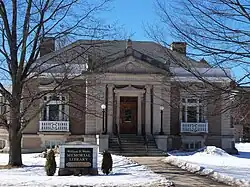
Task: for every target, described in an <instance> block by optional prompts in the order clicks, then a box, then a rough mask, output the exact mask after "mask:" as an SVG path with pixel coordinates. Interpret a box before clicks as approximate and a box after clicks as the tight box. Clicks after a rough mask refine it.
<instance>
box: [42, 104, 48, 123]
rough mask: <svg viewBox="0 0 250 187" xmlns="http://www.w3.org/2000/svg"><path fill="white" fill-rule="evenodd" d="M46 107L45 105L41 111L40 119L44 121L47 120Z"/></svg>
mask: <svg viewBox="0 0 250 187" xmlns="http://www.w3.org/2000/svg"><path fill="white" fill-rule="evenodd" d="M46 114H47V107H46V106H45V107H44V108H43V111H42V120H43V121H46V120H47V115H46Z"/></svg>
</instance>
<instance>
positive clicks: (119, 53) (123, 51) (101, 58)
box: [37, 40, 209, 72]
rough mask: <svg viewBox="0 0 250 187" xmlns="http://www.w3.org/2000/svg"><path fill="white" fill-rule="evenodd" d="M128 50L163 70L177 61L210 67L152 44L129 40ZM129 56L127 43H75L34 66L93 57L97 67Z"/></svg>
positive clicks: (52, 70) (38, 61) (45, 57)
mask: <svg viewBox="0 0 250 187" xmlns="http://www.w3.org/2000/svg"><path fill="white" fill-rule="evenodd" d="M130 50H132V52H131V51H130V52H129V53H130V54H131V55H134V53H136V54H137V55H138V54H140V55H141V58H142V60H145V61H147V62H149V63H150V64H151V65H155V66H157V67H159V68H163V69H165V68H166V66H168V67H176V66H178V65H177V63H176V61H177V62H178V63H179V62H181V63H182V64H184V65H187V66H190V67H195V68H206V67H209V64H208V63H204V62H203V61H202V62H198V61H195V60H193V59H190V58H189V57H187V56H185V55H182V54H180V53H178V52H175V51H172V50H170V49H168V48H166V47H163V46H161V45H159V44H157V43H155V42H151V41H132V47H131V48H130ZM128 55H129V54H128V49H127V40H113V41H107V40H78V41H76V42H74V43H72V44H70V45H68V46H66V47H64V48H61V49H59V50H57V51H55V52H52V53H49V54H47V55H45V56H42V57H41V58H39V59H38V60H37V64H46V66H44V65H42V66H40V67H39V68H37V69H39V70H37V71H41V70H44V68H45V67H46V68H47V66H48V64H60V63H62V64H63V65H65V64H68V63H69V64H86V63H87V62H88V61H89V58H92V60H93V61H94V62H95V66H97V67H98V66H100V65H103V64H105V63H109V62H112V61H114V60H115V59H119V58H122V57H126V56H128ZM137 57H138V56H137ZM161 63H162V65H161ZM62 70H64V68H52V69H50V72H61V71H62Z"/></svg>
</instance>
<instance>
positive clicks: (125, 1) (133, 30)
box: [104, 0, 158, 40]
mask: <svg viewBox="0 0 250 187" xmlns="http://www.w3.org/2000/svg"><path fill="white" fill-rule="evenodd" d="M104 19H106V20H112V21H118V24H119V25H122V26H123V27H124V29H125V32H126V33H128V35H132V36H131V39H132V40H150V38H149V37H148V36H147V35H146V32H145V29H144V27H143V24H147V23H154V22H155V21H156V20H157V19H158V18H157V15H156V14H155V8H154V0H114V2H113V3H112V4H111V11H109V12H106V13H104Z"/></svg>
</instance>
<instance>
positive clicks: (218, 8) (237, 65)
mask: <svg viewBox="0 0 250 187" xmlns="http://www.w3.org/2000/svg"><path fill="white" fill-rule="evenodd" d="M155 5H156V12H157V15H158V17H159V23H157V25H150V26H149V27H148V29H147V32H148V34H149V36H150V37H151V38H152V39H153V40H155V41H157V42H158V43H160V44H162V45H163V46H164V47H171V46H170V44H169V43H168V39H169V38H168V36H169V35H171V36H172V37H173V38H175V39H177V40H181V41H184V42H186V43H187V45H188V49H189V50H188V51H187V53H186V55H187V56H188V57H189V58H181V57H180V56H181V55H177V57H178V58H177V57H176V55H172V52H169V51H168V50H165V52H166V53H168V54H167V55H168V57H170V59H171V61H172V63H173V64H174V65H175V66H177V67H180V68H183V69H185V70H186V71H187V72H189V73H190V74H192V75H193V76H195V77H196V78H197V79H199V80H200V81H202V82H203V83H205V84H207V85H209V87H210V88H213V90H216V92H219V93H220V94H224V95H227V96H226V98H225V99H226V100H228V102H231V101H232V95H237V97H238V98H239V97H240V98H242V97H245V95H248V94H249V92H248V91H247V89H244V88H241V87H242V86H247V85H249V83H250V79H249V76H250V71H249V57H250V56H249V54H250V53H249V44H250V42H249V34H250V30H249V24H250V4H249V2H248V1H239V0H207V1H203V0H177V1H167V0H156V1H155ZM204 58H205V59H206V60H204ZM192 59H195V60H196V63H192V61H193V60H192ZM193 64H203V66H204V65H205V66H204V67H206V71H207V72H208V71H210V70H212V69H214V68H218V69H220V70H221V71H222V72H224V73H225V75H226V77H227V78H228V79H229V80H231V83H230V84H226V85H220V84H216V83H214V82H212V81H208V80H207V79H206V78H204V74H205V73H206V72H202V73H201V72H200V71H199V70H198V69H199V68H196V67H195V66H194V65H193ZM230 70H233V71H235V72H236V73H237V75H236V77H234V75H231V73H230ZM183 86H185V85H183ZM236 88H237V89H236ZM238 98H237V99H236V100H234V104H233V105H231V104H228V106H227V108H228V109H230V110H231V109H232V112H236V113H235V114H233V116H234V117H235V118H236V117H237V118H239V119H234V121H242V120H243V119H242V117H243V116H245V117H244V118H246V116H247V115H245V114H246V112H244V114H242V115H239V110H235V108H237V107H242V108H246V107H245V106H244V101H243V99H238ZM236 102H237V103H236ZM225 110H227V109H226V108H225V109H223V111H225ZM242 110H243V109H241V110H240V111H242ZM223 111H221V112H223Z"/></svg>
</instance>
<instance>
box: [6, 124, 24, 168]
mask: <svg viewBox="0 0 250 187" xmlns="http://www.w3.org/2000/svg"><path fill="white" fill-rule="evenodd" d="M21 140H22V134H21V133H19V134H18V133H17V132H16V131H15V130H14V129H10V130H9V146H10V148H9V163H8V164H9V165H10V166H18V167H20V166H22V165H23V163H22V152H21V149H22V148H21Z"/></svg>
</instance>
